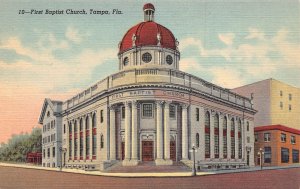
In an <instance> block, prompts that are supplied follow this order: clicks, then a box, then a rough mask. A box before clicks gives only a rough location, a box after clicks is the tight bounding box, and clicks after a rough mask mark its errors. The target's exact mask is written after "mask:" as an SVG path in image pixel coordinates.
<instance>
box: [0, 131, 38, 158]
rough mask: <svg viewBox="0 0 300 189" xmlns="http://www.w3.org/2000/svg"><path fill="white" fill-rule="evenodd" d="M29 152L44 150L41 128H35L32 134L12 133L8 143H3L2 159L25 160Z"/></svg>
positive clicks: (1, 149) (0, 150) (0, 155)
mask: <svg viewBox="0 0 300 189" xmlns="http://www.w3.org/2000/svg"><path fill="white" fill-rule="evenodd" d="M29 152H40V153H41V152H42V130H41V128H33V129H32V131H31V133H30V134H27V133H25V134H24V133H21V134H19V135H12V137H11V138H10V139H9V140H8V142H7V144H5V143H1V147H0V161H13V162H25V161H26V155H27V153H29Z"/></svg>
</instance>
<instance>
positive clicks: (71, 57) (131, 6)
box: [0, 0, 300, 138]
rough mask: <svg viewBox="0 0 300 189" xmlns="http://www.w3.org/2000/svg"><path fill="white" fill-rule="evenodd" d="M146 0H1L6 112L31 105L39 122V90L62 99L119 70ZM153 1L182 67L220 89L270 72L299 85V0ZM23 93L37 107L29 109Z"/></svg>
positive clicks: (1, 86) (1, 88)
mask: <svg viewBox="0 0 300 189" xmlns="http://www.w3.org/2000/svg"><path fill="white" fill-rule="evenodd" d="M146 2H148V1H132V0H131V1H83V0H82V1H79V0H78V1H70V0H69V1H50V0H48V1H45V0H39V1H30V0H26V1H8V0H7V1H4V0H0V23H1V27H0V73H1V74H0V99H2V100H0V106H1V103H2V106H3V107H0V108H1V111H2V109H5V112H4V114H5V115H7V116H8V117H10V116H13V115H15V113H16V112H18V111H20V110H16V109H15V108H20V104H23V105H22V107H21V109H22V108H24V109H25V110H27V111H29V112H33V113H32V115H30V116H31V118H30V120H31V122H32V123H31V124H33V123H36V122H37V121H36V120H37V117H38V114H39V112H38V111H39V109H40V107H41V105H42V99H43V98H44V97H51V98H60V99H62V100H64V99H66V98H67V97H70V96H72V95H75V94H76V93H77V92H79V91H81V90H83V89H85V88H87V87H89V86H91V85H92V84H93V83H95V82H97V81H99V80H101V79H103V78H105V77H106V76H108V75H109V74H112V73H114V72H117V71H118V59H117V53H118V48H117V47H118V43H119V41H120V40H121V39H122V37H123V35H124V34H125V32H126V31H127V30H128V29H129V28H130V27H131V26H133V25H135V24H137V23H138V22H141V21H142V20H143V12H142V6H143V5H144V4H145V3H146ZM151 3H153V4H154V6H155V8H156V12H155V21H156V22H158V23H160V24H162V25H164V26H166V27H167V28H169V29H170V30H171V31H172V32H173V34H174V35H175V37H176V38H177V39H178V40H179V42H180V45H179V48H180V52H181V61H180V69H181V70H182V71H186V72H188V73H192V74H194V75H196V76H198V77H201V78H202V79H205V80H207V81H210V82H213V83H215V84H218V85H220V86H222V87H225V88H234V87H238V86H241V85H245V84H249V83H252V82H255V81H259V80H262V79H267V78H271V77H272V78H275V79H278V80H281V81H283V82H286V83H288V84H290V85H293V86H296V87H300V82H299V81H300V39H299V38H300V31H299V30H300V15H299V14H300V9H299V1H292V0H288V1H279V0H278V1H246V0H239V1H233V0H232V1H224V0H223V1H221V0H218V1H217V0H213V1H151ZM23 9H24V10H31V9H36V10H44V11H45V9H50V10H57V9H59V10H66V9H73V10H80V9H85V10H86V11H89V9H95V10H110V11H111V10H112V9H118V10H121V11H122V12H123V14H122V15H112V14H110V15H90V14H89V13H88V14H87V15H66V14H64V15H54V16H52V15H30V14H25V15H20V14H18V13H19V10H23ZM3 99H5V100H3ZM7 99H8V100H7ZM28 99H32V101H34V104H36V105H35V108H34V109H30V110H29V109H28V106H32V101H31V100H28ZM4 101H5V102H4ZM24 101H25V102H26V103H25V102H24ZM17 102H18V103H17ZM29 102H30V103H31V104H30V103H29ZM10 103H12V104H16V105H15V106H14V105H10ZM8 106H9V107H10V108H7V107H8ZM26 108H27V109H26ZM30 116H29V117H30ZM26 117H28V116H26ZM26 119H28V123H29V122H30V120H29V118H26ZM9 120H11V119H2V122H1V124H6V122H5V121H9ZM27 127H29V126H27ZM24 128H25V126H24ZM24 128H23V130H24ZM20 130H22V129H20ZM25 130H26V129H25ZM0 138H1V137H0Z"/></svg>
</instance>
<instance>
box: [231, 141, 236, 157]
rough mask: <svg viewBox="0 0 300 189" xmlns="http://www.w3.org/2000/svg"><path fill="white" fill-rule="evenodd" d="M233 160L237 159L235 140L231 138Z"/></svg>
mask: <svg viewBox="0 0 300 189" xmlns="http://www.w3.org/2000/svg"><path fill="white" fill-rule="evenodd" d="M231 158H232V159H234V158H235V139H234V137H231Z"/></svg>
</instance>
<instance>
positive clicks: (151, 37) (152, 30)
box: [119, 21, 176, 53]
mask: <svg viewBox="0 0 300 189" xmlns="http://www.w3.org/2000/svg"><path fill="white" fill-rule="evenodd" d="M133 34H135V36H136V40H135V46H137V47H142V46H151V45H154V46H157V44H158V39H157V35H158V34H160V36H161V39H160V45H161V47H163V48H170V49H174V50H176V39H175V37H174V35H173V34H172V32H171V31H170V30H169V29H167V28H166V27H164V26H162V25H160V24H157V23H156V22H152V21H150V22H141V23H139V24H137V25H135V26H133V27H132V28H130V29H129V30H128V31H127V32H126V34H125V35H124V37H123V39H122V41H121V43H120V49H119V53H122V52H124V51H127V50H129V49H131V48H132V47H133V46H132V36H133Z"/></svg>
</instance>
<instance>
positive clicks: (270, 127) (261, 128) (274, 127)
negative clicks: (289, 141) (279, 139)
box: [254, 125, 300, 135]
mask: <svg viewBox="0 0 300 189" xmlns="http://www.w3.org/2000/svg"><path fill="white" fill-rule="evenodd" d="M268 130H280V131H285V132H289V133H293V134H298V135H300V130H298V129H293V128H290V127H286V126H283V125H268V126H259V127H255V128H254V132H259V131H268Z"/></svg>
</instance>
